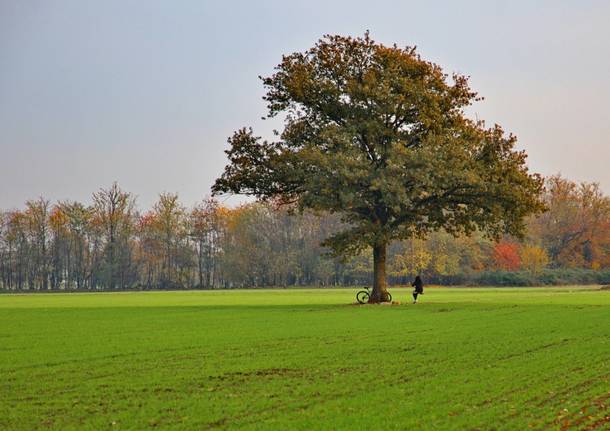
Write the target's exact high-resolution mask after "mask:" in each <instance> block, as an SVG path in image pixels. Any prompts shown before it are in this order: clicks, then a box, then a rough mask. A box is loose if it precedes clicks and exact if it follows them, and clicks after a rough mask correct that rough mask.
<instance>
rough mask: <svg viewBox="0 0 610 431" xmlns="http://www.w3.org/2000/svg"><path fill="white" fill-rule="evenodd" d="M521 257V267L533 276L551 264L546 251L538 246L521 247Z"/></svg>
mask: <svg viewBox="0 0 610 431" xmlns="http://www.w3.org/2000/svg"><path fill="white" fill-rule="evenodd" d="M519 255H520V257H521V266H522V267H523V268H524V269H525V270H527V271H529V272H531V273H532V274H538V273H539V272H540V271H542V270H543V269H544V268H546V266H547V265H548V264H549V256H548V255H547V253H546V251H545V250H544V249H543V248H542V247H539V246H537V245H525V246H523V247H521V250H520V253H519Z"/></svg>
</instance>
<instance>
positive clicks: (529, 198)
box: [213, 33, 543, 302]
mask: <svg viewBox="0 0 610 431" xmlns="http://www.w3.org/2000/svg"><path fill="white" fill-rule="evenodd" d="M262 81H263V84H264V86H265V89H266V95H265V96H264V99H265V100H266V102H267V105H268V114H267V115H268V117H275V116H277V115H283V116H284V118H285V119H284V129H283V130H282V131H281V132H278V133H277V138H278V139H277V140H274V141H267V140H262V139H261V138H260V137H258V136H256V135H255V134H254V132H253V131H252V129H249V128H242V129H240V130H238V131H236V132H235V133H234V134H233V136H232V137H230V138H229V143H230V145H231V147H230V149H229V150H228V151H227V155H228V158H229V164H228V165H227V166H226V168H225V171H224V173H223V174H222V176H221V177H220V178H219V179H218V180H217V181H216V183H215V184H214V186H213V192H214V193H216V194H218V193H227V192H229V193H240V194H249V195H254V196H257V197H258V198H260V199H263V200H267V199H274V200H278V201H280V202H281V203H291V204H294V205H296V206H297V207H298V208H300V209H306V208H310V209H314V210H319V211H327V212H331V213H338V214H340V216H341V218H342V220H343V222H345V223H346V229H344V230H343V231H341V232H339V233H337V234H335V235H333V236H331V237H330V238H328V239H327V240H326V241H325V245H327V246H329V247H330V248H331V249H332V250H333V251H334V252H335V253H337V254H350V253H351V254H353V253H356V252H359V251H361V250H362V249H364V248H366V247H371V248H372V249H373V256H374V270H375V271H374V272H375V277H374V278H375V281H374V288H373V294H372V295H371V301H373V302H378V301H383V300H385V298H386V297H387V295H386V286H385V253H386V252H385V250H386V247H387V244H388V243H389V242H390V241H392V240H395V239H404V238H410V237H416V236H423V235H425V234H427V233H429V232H431V231H436V230H440V229H443V230H445V231H447V232H449V233H451V234H454V235H458V234H470V233H472V232H474V231H476V230H480V231H483V232H485V233H487V234H488V235H489V236H491V237H494V238H498V237H500V236H501V235H502V234H504V233H510V234H513V235H521V234H522V233H523V230H524V218H525V217H526V216H527V215H529V214H532V213H535V212H538V211H540V210H541V209H542V208H543V204H542V203H541V200H540V194H541V191H542V189H543V180H542V178H541V177H540V176H538V175H536V174H530V173H529V172H528V168H527V166H526V154H525V153H524V152H523V151H516V150H515V148H514V147H515V143H516V138H515V136H514V135H512V134H508V135H507V134H506V133H505V132H504V131H503V129H502V128H501V127H500V126H498V125H495V126H494V127H492V128H486V127H485V125H484V123H483V122H481V121H473V120H471V119H469V118H467V117H466V115H465V113H464V109H465V108H466V107H467V106H469V105H470V104H472V103H473V102H474V101H476V100H478V96H477V93H476V92H474V91H473V90H471V89H470V87H469V84H468V78H467V77H466V76H463V75H459V74H453V75H452V76H451V77H449V76H448V75H447V74H445V73H444V72H443V71H442V69H441V67H440V66H438V65H436V64H434V63H431V62H428V61H425V60H423V59H422V58H421V57H420V55H419V54H418V53H417V52H416V50H415V48H413V47H407V48H399V47H397V46H391V47H388V46H384V45H382V44H379V43H376V42H375V41H373V40H372V39H371V38H370V36H369V34H368V33H366V34H365V35H364V36H363V37H358V38H352V37H343V36H325V37H324V38H322V39H321V40H319V41H318V42H317V43H316V44H315V46H314V47H313V48H311V49H309V50H308V51H306V52H302V53H294V54H290V55H287V56H284V57H283V59H282V62H281V63H280V64H279V65H278V66H277V67H276V68H275V73H274V74H273V75H272V76H270V77H266V78H262Z"/></svg>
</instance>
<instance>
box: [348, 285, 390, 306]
mask: <svg viewBox="0 0 610 431" xmlns="http://www.w3.org/2000/svg"><path fill="white" fill-rule="evenodd" d="M370 297H371V288H370V287H365V288H364V290H360V291H358V293H356V300H357V301H358V302H359V303H360V304H366V303H367V302H369V298H370ZM388 302H392V294H391V293H390V292H388Z"/></svg>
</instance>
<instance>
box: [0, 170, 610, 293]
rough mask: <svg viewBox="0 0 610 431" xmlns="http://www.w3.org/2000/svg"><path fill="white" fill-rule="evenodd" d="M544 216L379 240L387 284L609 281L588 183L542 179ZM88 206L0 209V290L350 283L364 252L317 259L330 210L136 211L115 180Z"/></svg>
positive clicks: (600, 212)
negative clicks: (517, 231) (469, 232)
mask: <svg viewBox="0 0 610 431" xmlns="http://www.w3.org/2000/svg"><path fill="white" fill-rule="evenodd" d="M545 200H546V203H547V206H548V211H547V212H545V213H544V214H542V215H540V216H538V217H535V218H532V219H531V220H529V221H528V226H529V230H528V231H529V233H528V235H527V237H526V238H525V239H523V240H520V241H518V240H516V239H515V238H510V237H507V238H504V239H503V240H502V241H500V242H498V243H495V242H492V241H490V240H488V239H486V238H484V237H483V236H481V235H474V236H472V237H469V238H465V237H462V238H453V237H452V236H450V235H449V234H447V233H444V232H438V233H435V234H432V235H430V236H429V237H428V238H427V239H413V240H409V241H404V242H400V243H395V244H393V245H392V246H391V247H390V250H389V256H388V262H389V267H388V272H389V276H390V282H391V283H394V284H396V283H405V282H406V281H407V280H408V279H409V278H410V277H412V276H413V275H414V274H422V275H423V276H424V277H426V279H427V280H428V281H429V282H438V283H444V284H458V283H459V284H500V285H504V284H505V285H523V284H561V283H579V282H587V283H595V282H599V283H610V198H608V197H607V196H604V195H603V193H602V192H601V191H600V189H599V187H598V186H597V185H596V184H588V183H582V184H576V183H574V182H571V181H568V180H566V179H564V178H561V177H558V176H556V177H551V178H549V179H548V180H547V191H546V195H545ZM92 202H93V204H92V205H84V204H82V203H79V202H59V203H55V204H51V203H50V202H49V201H48V200H46V199H43V198H40V199H38V200H33V201H28V202H27V203H26V205H25V208H24V209H23V210H12V211H4V212H2V213H0V289H2V290H9V291H21V290H43V291H44V290H116V289H188V288H234V287H262V286H312V285H321V286H329V285H355V284H366V283H369V282H370V279H371V276H372V259H371V253H370V252H366V253H364V254H362V255H361V256H356V257H351V258H349V259H345V260H343V259H340V258H338V257H330V256H328V255H327V254H326V253H327V250H325V249H324V248H323V247H322V246H321V245H320V243H321V242H322V241H323V240H324V238H326V237H327V236H329V234H330V233H332V232H336V231H337V230H339V229H341V222H340V220H339V219H338V218H337V217H336V216H318V215H315V214H312V213H304V214H296V215H291V214H289V213H288V212H287V210H285V209H280V208H276V207H274V206H273V205H271V204H267V203H251V204H246V205H242V206H239V207H237V208H227V207H224V206H222V205H220V204H219V203H218V202H217V201H215V200H213V199H205V200H203V201H202V202H201V203H199V204H197V205H195V206H194V207H193V208H186V207H185V206H183V205H182V204H181V203H180V202H179V200H178V196H177V195H176V194H171V193H164V194H161V195H160V196H159V200H158V201H157V202H156V203H155V204H154V206H153V208H152V209H150V210H148V211H146V212H140V211H139V210H138V209H137V207H136V202H135V199H134V197H133V195H132V194H130V193H128V192H125V191H123V190H121V189H120V188H119V186H118V185H117V184H114V185H112V186H111V187H110V188H108V189H102V190H100V191H98V192H96V193H94V194H93V197H92Z"/></svg>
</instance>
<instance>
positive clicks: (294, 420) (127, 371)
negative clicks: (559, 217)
mask: <svg viewBox="0 0 610 431" xmlns="http://www.w3.org/2000/svg"><path fill="white" fill-rule="evenodd" d="M409 292H410V289H392V295H393V296H394V298H396V299H399V300H403V299H404V298H406V297H408V295H409ZM354 293H355V289H316V290H304V289H295V290H262V291H258V290H257V291H216V292H209V291H208V292H139V293H107V294H76V295H75V294H47V295H0V340H1V341H0V347H1V348H0V375H1V376H2V378H3V380H2V384H0V429H3V430H12V431H19V430H33V429H54V430H69V429H77V430H106V429H121V430H122V429H134V430H142V429H149V428H159V429H182V430H193V429H211V428H220V429H279V430H287V429H302V430H317V429H321V430H331V429H332V430H335V429H388V430H390V429H400V430H412V429H413V430H414V429H442V430H466V429H469V430H471V429H489V428H490V424H492V426H493V427H495V428H497V429H506V430H526V429H530V428H531V429H559V428H566V429H571V428H574V429H581V428H582V429H587V428H590V429H594V426H593V424H595V423H596V422H598V421H603V420H604V417H605V416H606V415H607V413H608V411H607V403H606V402H604V401H603V400H604V399H607V396H608V387H609V386H608V385H609V381H608V337H609V336H610V333H609V328H608V307H610V292H605V291H599V290H592V289H588V290H585V289H582V288H576V287H570V288H563V289H531V288H528V289H518V288H515V289H483V288H477V289H464V288H462V289H427V290H426V294H425V296H424V298H423V299H422V303H420V304H418V305H417V306H412V305H405V306H399V307H386V306H363V307H359V306H346V305H345V304H346V303H348V302H352V301H354ZM370 328H374V331H371V329H370ZM380 339H382V340H383V344H382V345H380V342H379V340H380ZM371 405H372V406H384V407H383V408H372V409H371V408H363V406H371ZM391 405H396V406H400V408H391ZM582 409H584V411H583V414H581V413H580V412H581V411H582ZM598 423H603V422H598Z"/></svg>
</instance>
